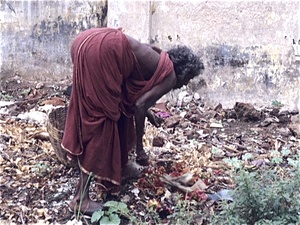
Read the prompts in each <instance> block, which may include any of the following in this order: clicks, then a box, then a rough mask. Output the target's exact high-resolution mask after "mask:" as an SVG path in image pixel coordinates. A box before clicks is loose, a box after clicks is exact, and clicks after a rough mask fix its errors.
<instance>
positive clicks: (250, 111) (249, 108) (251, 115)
mask: <svg viewBox="0 0 300 225" xmlns="http://www.w3.org/2000/svg"><path fill="white" fill-rule="evenodd" d="M234 110H235V112H236V115H237V118H238V119H240V120H241V121H244V122H256V121H259V120H260V118H261V112H260V111H258V110H256V109H255V108H254V106H253V105H251V104H249V103H242V102H236V104H235V106H234Z"/></svg>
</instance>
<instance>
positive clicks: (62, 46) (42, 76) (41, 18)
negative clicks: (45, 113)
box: [0, 0, 107, 82]
mask: <svg viewBox="0 0 300 225" xmlns="http://www.w3.org/2000/svg"><path fill="white" fill-rule="evenodd" d="M106 24H107V1H104V0H90V1H72V0H62V1H57V0H56V1H38V0H28V1H25V0H21V1H8V0H6V1H5V0H1V3H0V25H1V27H0V30H1V36H0V38H1V46H0V59H1V62H0V68H1V71H0V79H1V80H2V81H3V80H5V78H7V77H9V76H14V75H17V74H19V75H20V76H22V78H23V79H28V80H33V81H34V80H39V81H53V82H55V81H57V80H61V79H66V78H70V77H72V62H71V57H70V46H71V43H72V41H73V39H74V38H75V36H76V35H77V34H78V33H79V32H80V31H82V30H85V29H88V28H91V27H101V26H106Z"/></svg>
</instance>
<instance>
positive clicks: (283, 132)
mask: <svg viewBox="0 0 300 225" xmlns="http://www.w3.org/2000/svg"><path fill="white" fill-rule="evenodd" d="M277 132H278V133H280V134H281V135H282V136H283V137H288V136H290V135H292V132H291V131H290V129H289V128H288V127H282V128H279V129H277Z"/></svg>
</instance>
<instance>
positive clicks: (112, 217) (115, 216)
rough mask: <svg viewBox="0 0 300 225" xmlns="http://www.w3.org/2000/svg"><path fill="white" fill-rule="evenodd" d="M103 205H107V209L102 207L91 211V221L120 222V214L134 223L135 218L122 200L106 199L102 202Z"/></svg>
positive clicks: (103, 222)
mask: <svg viewBox="0 0 300 225" xmlns="http://www.w3.org/2000/svg"><path fill="white" fill-rule="evenodd" d="M104 207H108V210H107V211H104V210H102V209H100V210H98V211H96V212H94V213H93V216H92V219H91V222H92V223H95V222H99V224H100V225H101V224H120V223H121V219H120V216H125V217H126V218H128V219H130V220H131V221H132V222H134V223H136V221H137V219H136V218H135V217H134V216H132V215H131V214H130V212H129V210H128V208H127V205H126V204H125V203H123V202H117V201H108V202H106V203H105V204H104Z"/></svg>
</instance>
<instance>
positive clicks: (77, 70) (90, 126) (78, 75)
mask: <svg viewBox="0 0 300 225" xmlns="http://www.w3.org/2000/svg"><path fill="white" fill-rule="evenodd" d="M71 57H72V62H73V90H72V94H71V98H70V103H69V108H68V114H67V120H66V127H65V132H64V137H63V140H62V147H63V148H64V149H65V150H67V151H68V158H69V159H71V160H76V162H77V160H79V162H80V166H81V169H82V171H83V172H85V173H87V174H89V173H90V172H93V173H94V175H95V177H96V178H97V179H98V181H99V183H101V184H102V185H100V187H102V190H110V191H111V192H112V193H118V192H119V191H120V184H121V176H122V169H123V168H124V167H125V166H126V164H127V161H128V153H129V151H130V150H131V149H132V147H133V145H134V143H135V130H134V123H133V114H134V104H135V102H136V100H137V99H138V98H139V97H140V96H142V95H143V94H144V93H146V92H147V91H149V90H150V89H151V88H152V87H153V86H155V85H157V84H159V83H160V82H161V81H162V80H163V79H164V78H165V77H166V76H168V75H170V74H171V72H172V71H173V63H172V61H171V60H170V58H169V56H168V54H167V53H165V52H162V53H161V55H160V61H159V64H158V67H157V69H156V71H155V73H154V75H153V76H152V78H151V79H150V80H144V78H143V76H142V74H141V72H140V70H139V65H138V62H137V60H136V58H135V56H134V53H133V50H132V47H131V45H130V43H129V41H128V39H127V38H126V36H125V35H124V34H123V33H122V32H121V31H120V30H117V29H112V28H94V29H90V30H87V31H84V32H82V33H80V34H79V35H78V36H77V37H76V38H75V40H74V41H73V44H72V47H71ZM103 187H105V188H104V189H103Z"/></svg>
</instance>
